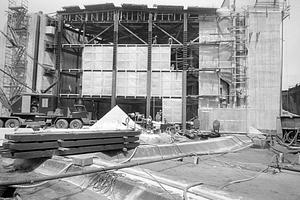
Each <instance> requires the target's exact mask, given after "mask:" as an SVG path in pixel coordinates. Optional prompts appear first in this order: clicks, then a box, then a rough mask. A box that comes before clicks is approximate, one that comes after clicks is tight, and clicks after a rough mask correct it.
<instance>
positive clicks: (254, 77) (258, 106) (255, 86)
mask: <svg viewBox="0 0 300 200" xmlns="http://www.w3.org/2000/svg"><path fill="white" fill-rule="evenodd" d="M280 24H281V12H280V11H267V12H266V10H263V11H255V10H250V12H249V18H248V25H249V28H248V33H249V34H251V35H252V37H251V38H249V44H248V71H247V72H248V78H249V79H248V108H249V112H248V115H249V117H248V118H249V125H250V126H253V127H255V128H258V129H268V130H275V129H276V117H278V116H279V110H280V92H281V91H280V83H281V82H280V79H281V57H280Z"/></svg>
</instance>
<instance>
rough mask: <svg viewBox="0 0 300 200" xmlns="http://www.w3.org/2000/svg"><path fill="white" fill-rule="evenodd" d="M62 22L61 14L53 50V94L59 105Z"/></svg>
mask: <svg viewBox="0 0 300 200" xmlns="http://www.w3.org/2000/svg"><path fill="white" fill-rule="evenodd" d="M62 29H63V22H62V18H61V16H58V27H57V34H56V52H55V55H56V57H55V70H56V71H57V81H58V83H57V85H56V92H55V95H56V96H57V101H58V105H60V95H59V94H60V88H61V78H60V69H61V66H60V59H61V52H62V45H61V43H62V33H63V30H62Z"/></svg>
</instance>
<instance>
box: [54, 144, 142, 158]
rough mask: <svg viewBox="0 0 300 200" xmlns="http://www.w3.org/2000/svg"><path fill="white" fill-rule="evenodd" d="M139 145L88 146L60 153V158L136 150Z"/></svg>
mask: <svg viewBox="0 0 300 200" xmlns="http://www.w3.org/2000/svg"><path fill="white" fill-rule="evenodd" d="M138 145H139V143H129V144H127V145H124V144H111V145H101V146H100V145H99V146H87V147H78V148H70V149H69V150H66V151H58V154H57V155H59V156H66V155H74V154H84V153H94V152H102V151H110V150H121V149H123V148H128V149H130V148H135V147H137V146H138Z"/></svg>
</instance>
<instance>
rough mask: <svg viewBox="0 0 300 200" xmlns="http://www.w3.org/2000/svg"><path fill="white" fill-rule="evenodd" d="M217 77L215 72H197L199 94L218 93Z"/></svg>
mask: <svg viewBox="0 0 300 200" xmlns="http://www.w3.org/2000/svg"><path fill="white" fill-rule="evenodd" d="M219 87H220V85H219V77H218V75H217V73H215V72H199V95H208V96H210V95H216V96H217V95H219Z"/></svg>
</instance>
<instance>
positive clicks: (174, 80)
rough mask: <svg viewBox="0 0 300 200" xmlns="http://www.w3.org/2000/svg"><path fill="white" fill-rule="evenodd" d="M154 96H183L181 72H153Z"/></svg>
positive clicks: (152, 86) (152, 85)
mask: <svg viewBox="0 0 300 200" xmlns="http://www.w3.org/2000/svg"><path fill="white" fill-rule="evenodd" d="M151 88H152V91H151V92H152V94H151V95H152V96H159V97H163V96H168V97H181V95H182V73H181V72H152V81H151Z"/></svg>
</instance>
